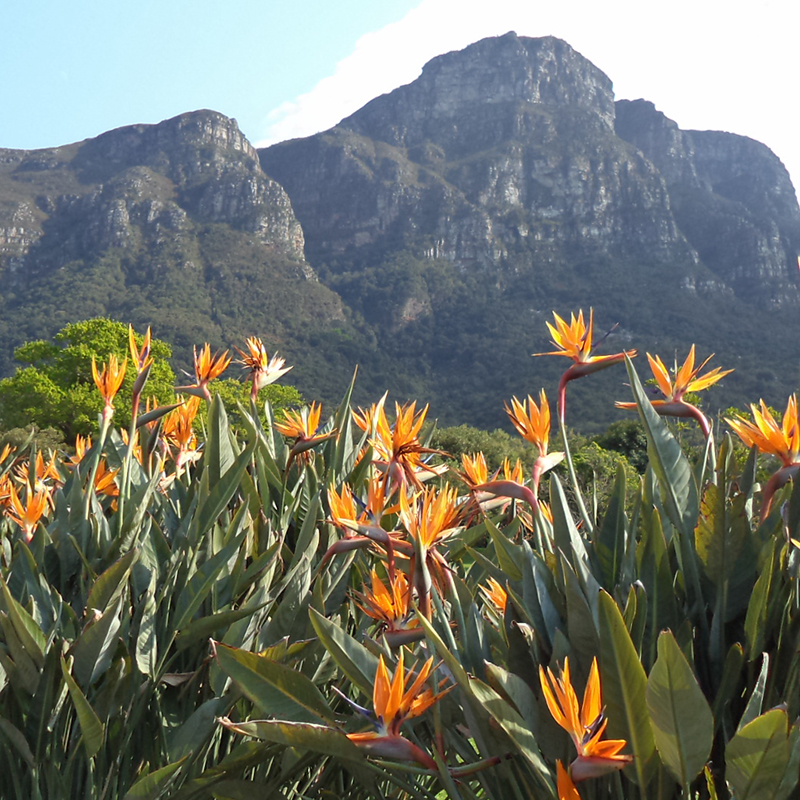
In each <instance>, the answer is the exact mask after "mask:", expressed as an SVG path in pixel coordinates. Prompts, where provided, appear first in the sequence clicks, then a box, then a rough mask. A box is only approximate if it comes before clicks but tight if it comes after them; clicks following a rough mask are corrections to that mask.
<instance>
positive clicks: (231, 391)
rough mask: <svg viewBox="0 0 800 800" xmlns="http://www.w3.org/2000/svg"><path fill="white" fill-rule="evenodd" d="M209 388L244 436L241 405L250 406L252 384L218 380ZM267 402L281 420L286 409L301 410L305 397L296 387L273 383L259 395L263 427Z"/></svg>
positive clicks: (235, 428)
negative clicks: (217, 396)
mask: <svg viewBox="0 0 800 800" xmlns="http://www.w3.org/2000/svg"><path fill="white" fill-rule="evenodd" d="M208 388H209V391H210V392H211V393H212V394H218V395H219V396H220V399H221V400H222V402H223V404H224V405H225V411H226V412H227V414H228V419H229V420H230V423H231V425H232V426H233V428H234V430H235V431H236V432H237V433H238V434H239V435H242V434H244V432H245V428H244V424H243V420H242V415H241V413H240V411H239V404H240V403H241V404H242V405H243V406H245V407H248V406H249V404H250V384H249V383H248V382H246V381H245V382H244V383H243V382H242V381H238V380H236V378H218V379H217V380H214V381H211V383H210V384H209V385H208ZM265 402H266V403H269V405H270V407H271V408H272V410H273V412H274V414H275V418H276V419H278V420H280V419H281V418H282V417H283V415H284V412H285V411H286V409H289V408H299V407H300V406H302V405H303V396H302V395H301V394H300V392H298V391H297V389H296V388H295V387H294V386H284V385H282V384H279V383H271V384H269V385H268V386H265V387H264V388H263V389H262V390H261V391H260V392H259V393H258V405H259V406H260V409H259V419H260V420H261V423H262V425H265V424H266V423H267V419H266V416H265V414H264V409H263V404H264V403H265Z"/></svg>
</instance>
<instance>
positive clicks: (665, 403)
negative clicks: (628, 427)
mask: <svg viewBox="0 0 800 800" xmlns="http://www.w3.org/2000/svg"><path fill="white" fill-rule="evenodd" d="M713 357H714V356H713V353H712V355H710V356H709V357H708V358H707V359H706V360H705V361H704V362H703V363H702V364H701V365H700V366H699V367H696V368H695V366H694V360H695V347H694V345H692V347H691V349H690V350H689V355H688V356H686V360H685V361H684V362H683V364H682V365H681V366H680V368H678V367H677V365H676V367H675V380H674V381H673V380H672V377H671V375H670V372H669V370H668V369H667V367H666V366H665V364H664V362H663V361H662V360H661V359H660V358H659V357H658V356H651V355H650V353H648V354H647V360H648V361H649V362H650V369H651V371H652V373H653V377H654V378H655V380H656V384H657V385H658V388H659V389H660V390H661V392H662V394H663V395H664V398H663V399H659V400H652V401H651V405H652V406H653V408H654V409H655V411H656V412H657V413H659V414H661V415H662V416H670V417H691V418H692V419H695V420H697V422H698V424H699V425H700V427H701V429H702V431H703V435H704V436H705V437H706V438H708V436H709V435H710V433H711V426H710V424H709V422H708V419H707V418H706V416H705V415H704V414H703V413H702V412H701V411H700V409H699V408H697V406H695V405H692V403H687V402H686V401H685V400H684V399H683V396H684V395H685V394H687V393H688V392H700V391H702V390H703V389H708V387H709V386H713V385H714V384H715V383H716V382H717V381H719V380H722V378H724V377H725V376H726V375H730V373H731V372H733V370H732V369H726V370H723V369H721V368H720V367H716V368H715V369H712V370H711V371H710V372H707V373H706V374H705V375H700V374H699V373H700V372H701V371H702V369H703V367H705V365H706V364H708V362H709V361H710V360H711V359H712V358H713ZM615 405H616V407H617V408H624V409H635V408H636V403H627V402H626V403H621V402H617V403H615Z"/></svg>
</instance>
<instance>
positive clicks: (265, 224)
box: [0, 111, 357, 391]
mask: <svg viewBox="0 0 800 800" xmlns="http://www.w3.org/2000/svg"><path fill="white" fill-rule="evenodd" d="M96 315H102V316H113V317H117V318H122V319H123V320H124V321H130V322H132V323H134V324H136V325H139V326H146V325H150V324H152V325H153V328H154V331H156V332H157V333H156V335H158V336H160V337H163V338H165V339H167V340H168V341H171V342H172V343H173V344H175V345H177V346H178V347H179V348H181V349H182V351H183V352H182V354H181V355H182V357H183V362H182V363H181V362H180V361H179V362H178V364H179V365H180V366H187V364H186V358H187V353H188V354H189V355H190V354H191V345H192V344H195V343H197V342H200V343H202V341H203V340H207V341H211V342H215V343H216V344H217V345H226V346H229V345H230V344H231V343H232V342H236V341H238V342H241V340H242V337H243V336H251V335H254V334H255V335H259V336H262V337H264V339H265V342H266V344H267V346H268V348H269V349H270V350H273V349H275V348H277V347H279V346H280V347H281V349H282V351H283V354H284V355H285V356H287V357H291V355H292V352H293V348H295V349H294V352H297V348H298V347H301V346H300V345H298V344H297V342H298V340H299V339H300V338H301V337H300V336H298V335H297V333H296V327H295V326H297V325H298V322H297V320H299V319H303V320H304V321H305V327H304V328H303V330H302V332H303V335H305V336H307V337H311V336H312V335H314V336H317V337H318V338H319V337H321V338H323V339H324V336H323V334H322V331H327V330H328V329H329V328H330V327H331V326H334V327H335V328H336V329H337V330H338V329H341V330H342V331H343V335H347V336H350V337H351V338H355V339H357V336H356V335H355V334H353V332H352V331H351V329H350V327H349V325H348V323H347V322H346V320H345V313H344V309H343V306H342V303H341V300H340V299H339V297H338V296H337V295H336V294H334V293H333V292H332V291H330V290H329V289H327V288H326V287H324V286H322V285H321V284H320V283H319V282H318V280H317V276H316V274H315V272H314V270H313V269H312V268H311V266H310V264H309V263H308V261H307V260H306V259H305V252H304V239H303V231H302V228H301V226H300V223H299V222H298V220H297V218H296V216H295V215H294V212H293V210H292V206H291V203H290V201H289V198H288V196H287V194H286V192H285V191H284V190H283V188H281V186H279V185H278V184H277V183H276V182H275V181H274V180H273V179H271V178H270V177H268V176H267V175H266V174H265V173H264V171H263V170H262V169H261V166H260V163H259V159H258V154H257V153H256V151H255V149H254V148H253V147H252V145H251V144H250V143H249V142H248V141H247V139H246V138H245V137H244V135H243V134H242V132H241V131H240V130H239V128H238V126H237V124H236V121H235V120H232V119H228V118H227V117H224V116H223V115H221V114H218V113H216V112H213V111H198V112H193V113H190V114H183V115H181V116H179V117H176V118H175V119H171V120H167V121H165V122H162V123H160V124H158V125H133V126H129V127H125V128H120V129H118V130H114V131H109V132H108V133H105V134H103V135H101V136H98V137H97V138H96V139H90V140H87V141H85V142H80V143H77V144H73V145H68V146H65V147H60V148H52V149H46V150H37V151H30V152H29V151H10V150H5V151H0V375H2V374H3V373H7V372H8V371H9V370H10V369H11V364H10V356H11V352H12V349H13V347H14V346H15V345H17V344H19V343H21V341H24V340H25V339H27V338H39V337H43V336H48V335H51V334H52V333H54V332H55V331H56V330H58V328H59V327H62V326H63V325H64V324H65V323H66V322H69V321H74V320H78V319H84V318H87V317H90V316H96ZM289 330H291V331H292V332H291V333H288V331H289ZM315 331H316V333H314V332H315ZM287 339H288V340H290V341H289V342H288V345H287ZM302 347H304V348H305V350H306V351H308V350H309V349H310V347H311V346H310V345H309V344H307V343H305V344H303V345H302ZM319 347H320V348H321V352H323V353H327V355H325V356H324V358H326V359H327V360H328V361H329V362H330V363H336V358H337V356H336V354H335V353H331V352H328V351H327V350H326V348H327V345H326V344H324V343H323V344H322V345H320V346H319ZM328 350H330V348H328ZM349 370H350V367H349V366H347V367H346V368H345V369H344V370H342V374H349ZM323 391H324V390H323Z"/></svg>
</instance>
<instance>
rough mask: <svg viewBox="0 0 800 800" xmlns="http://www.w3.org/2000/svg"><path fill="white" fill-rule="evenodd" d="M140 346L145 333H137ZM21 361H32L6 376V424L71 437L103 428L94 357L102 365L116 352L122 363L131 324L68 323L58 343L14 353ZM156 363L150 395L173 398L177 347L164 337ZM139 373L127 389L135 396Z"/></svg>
mask: <svg viewBox="0 0 800 800" xmlns="http://www.w3.org/2000/svg"><path fill="white" fill-rule="evenodd" d="M136 340H137V345H138V346H139V347H141V345H142V335H141V334H137V337H136ZM14 355H15V358H16V359H17V360H18V361H21V362H23V363H27V364H29V366H27V367H21V368H18V369H17V372H16V373H15V374H14V375H13V376H12V377H11V378H4V379H3V380H0V429H6V430H8V429H10V428H22V427H25V426H27V425H31V424H32V425H34V426H36V427H37V428H40V429H41V428H48V427H51V428H57V429H58V430H60V431H62V433H63V434H64V436H65V437H66V438H67V439H70V440H72V439H74V438H75V436H76V434H79V433H80V434H84V435H85V434H88V433H91V432H93V431H95V430H96V429H97V415H98V414H99V413H100V411H101V410H102V408H103V401H102V399H101V397H100V394H99V392H98V391H97V388H96V387H95V384H94V380H93V377H92V359H94V360H95V362H96V364H97V368H98V370H101V369H102V366H103V364H104V363H105V362H106V361H107V360H108V357H109V356H110V355H115V356H116V357H117V358H118V359H119V361H120V362H123V361H125V360H126V359H129V348H128V327H127V326H126V325H123V324H122V323H121V322H115V321H113V320H109V319H91V320H86V321H85V322H76V323H70V324H69V325H66V326H65V327H64V328H63V329H62V330H60V331H59V332H58V333H57V334H56V335H55V337H54V341H53V342H45V341H35V342H28V343H26V344H23V345H21V346H20V347H18V348H17V349H16V350H15V352H14ZM151 355H152V357H153V366H152V369H151V371H150V377H149V378H148V382H147V395H148V396H154V397H156V398H157V399H158V401H159V403H167V402H169V401H170V400H171V399H172V397H173V386H174V383H175V375H174V373H173V371H172V368H171V367H170V365H169V359H170V358H171V356H172V349H171V347H170V346H169V345H168V344H167V343H166V342H163V341H161V340H159V339H153V340H152V344H151ZM135 379H136V373H135V370H134V369H133V368H130V369H129V370H128V371H127V373H126V375H125V381H124V383H123V386H122V388H121V390H120V391H121V395H120V396H121V397H129V396H130V393H131V388H132V386H133V382H134V380H135ZM116 414H117V420H118V422H119V423H120V424H122V425H123V426H125V427H127V425H128V424H129V423H130V417H131V409H130V408H129V407H126V404H125V403H120V404H118V407H117V408H116Z"/></svg>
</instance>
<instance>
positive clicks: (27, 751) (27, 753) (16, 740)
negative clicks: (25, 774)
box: [0, 717, 36, 769]
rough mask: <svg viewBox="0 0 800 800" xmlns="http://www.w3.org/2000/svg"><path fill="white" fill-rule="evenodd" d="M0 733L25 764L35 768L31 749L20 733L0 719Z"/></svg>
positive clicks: (11, 724)
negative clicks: (15, 749)
mask: <svg viewBox="0 0 800 800" xmlns="http://www.w3.org/2000/svg"><path fill="white" fill-rule="evenodd" d="M0 732H2V733H3V734H4V735H5V736H6V738H7V739H8V741H9V742H11V744H13V745H14V747H16V748H17V751H18V752H19V754H20V755H21V756H22V757H23V758H24V759H25V763H26V764H27V765H28V766H29V767H30V768H31V769H33V768H34V767H35V766H36V763H35V760H34V757H33V753H32V752H31V747H30V745H29V744H28V740H27V739H26V738H25V736H24V734H23V733H22V731H21V730H20V729H19V728H17V727H16V726H15V725H14V724H13V723H11V722H10V721H9V720H7V719H3V717H0Z"/></svg>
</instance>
